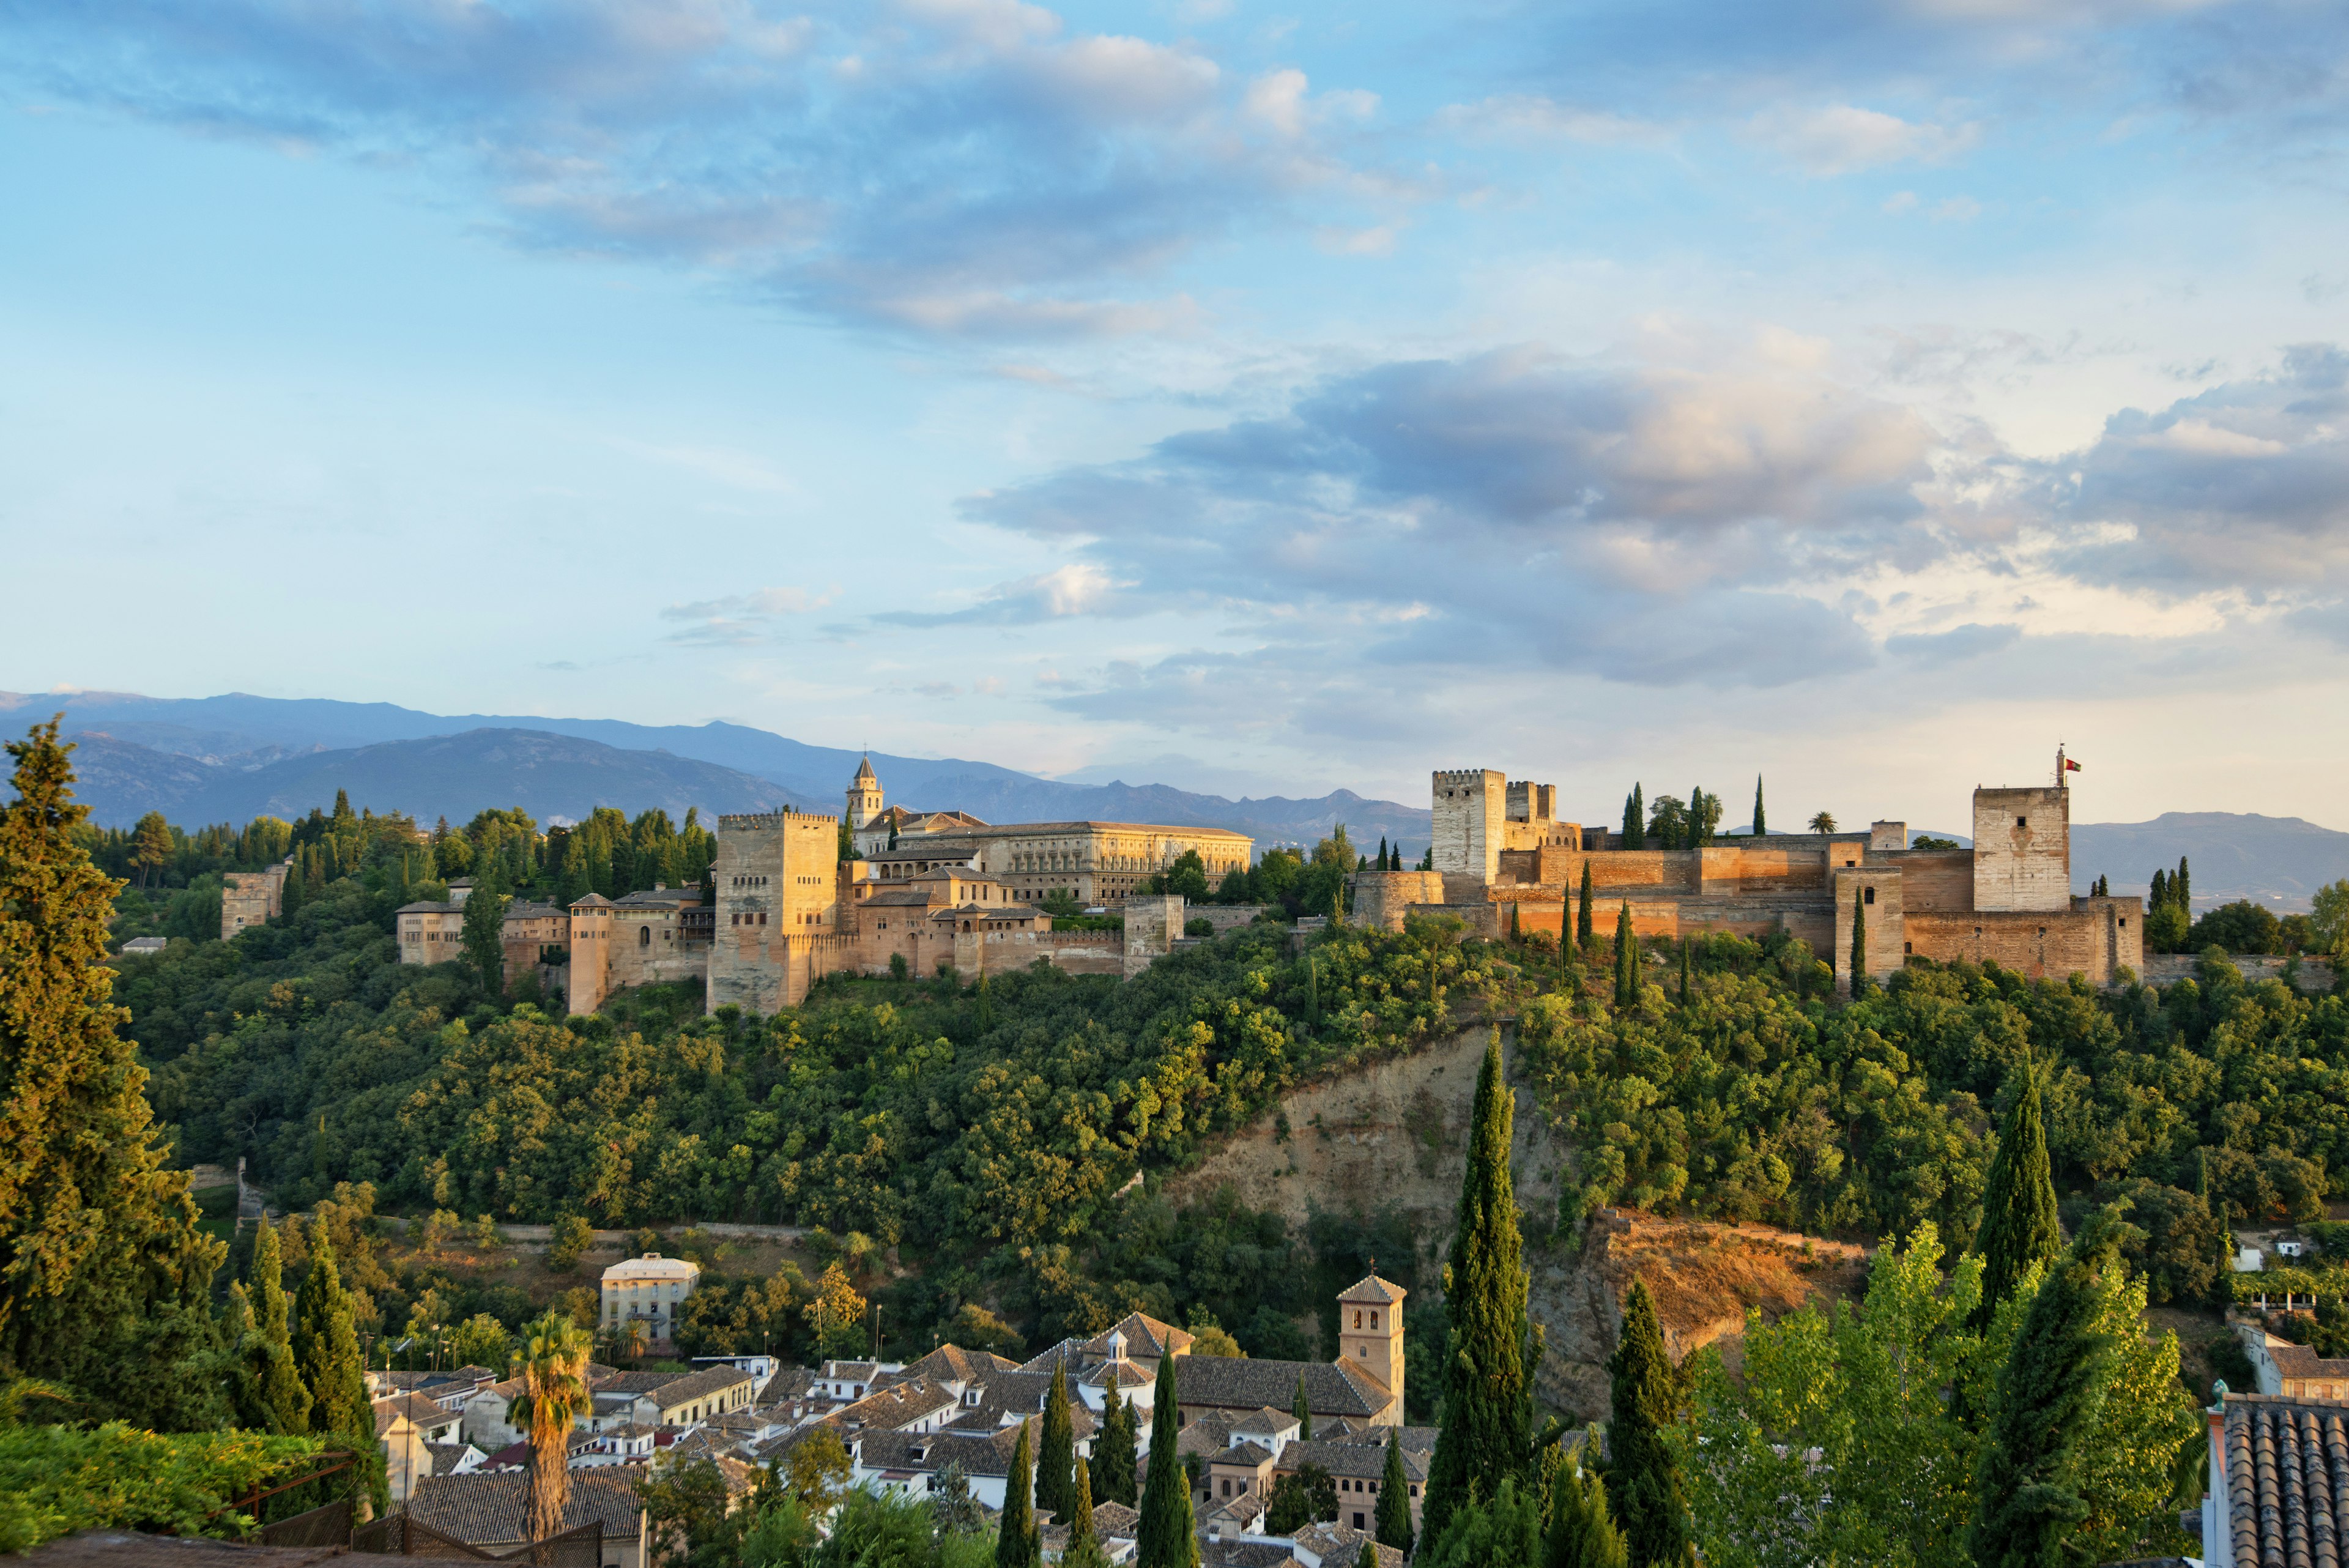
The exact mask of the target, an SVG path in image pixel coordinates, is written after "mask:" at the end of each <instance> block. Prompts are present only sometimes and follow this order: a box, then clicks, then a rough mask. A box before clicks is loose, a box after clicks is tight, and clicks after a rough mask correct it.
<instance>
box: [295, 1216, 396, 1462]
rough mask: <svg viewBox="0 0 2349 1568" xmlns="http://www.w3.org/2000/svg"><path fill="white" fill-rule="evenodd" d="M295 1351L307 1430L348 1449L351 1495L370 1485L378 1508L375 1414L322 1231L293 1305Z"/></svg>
mask: <svg viewBox="0 0 2349 1568" xmlns="http://www.w3.org/2000/svg"><path fill="white" fill-rule="evenodd" d="M293 1348H294V1364H295V1367H296V1368H297V1369H298V1370H299V1371H300V1373H301V1375H302V1382H303V1384H304V1386H306V1387H307V1388H308V1389H309V1391H310V1430H311V1431H312V1433H314V1434H316V1435H317V1436H320V1437H324V1438H326V1440H327V1446H328V1447H329V1448H343V1449H350V1450H351V1451H352V1452H353V1453H355V1454H357V1456H358V1457H359V1462H358V1464H357V1466H356V1467H354V1469H352V1471H351V1490H352V1492H353V1494H354V1495H356V1494H357V1490H358V1489H359V1488H360V1487H362V1486H365V1485H367V1484H368V1483H369V1482H370V1481H371V1480H372V1481H374V1482H375V1483H376V1488H377V1491H378V1499H377V1501H378V1506H380V1505H381V1502H382V1501H383V1500H382V1497H381V1495H380V1494H381V1480H380V1477H379V1476H377V1475H374V1474H373V1473H372V1472H373V1471H374V1470H375V1469H377V1466H376V1459H377V1458H378V1456H377V1452H376V1446H375V1408H374V1407H373V1405H372V1404H370V1403H369V1402H368V1399H367V1369H366V1367H365V1366H362V1365H361V1364H360V1361H359V1336H358V1330H357V1327H356V1326H355V1325H354V1324H353V1323H352V1321H351V1298H350V1293H348V1292H347V1291H345V1290H344V1289H343V1283H342V1279H341V1276H340V1275H339V1274H337V1272H336V1269H335V1244H334V1242H333V1241H331V1240H329V1239H328V1238H327V1235H326V1229H325V1227H323V1226H320V1227H317V1228H316V1236H315V1238H314V1247H313V1250H312V1251H311V1254H310V1272H308V1273H307V1274H305V1275H304V1276H303V1278H302V1289H301V1293H299V1294H298V1295H296V1296H295V1300H294V1334H293Z"/></svg>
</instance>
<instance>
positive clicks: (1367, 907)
mask: <svg viewBox="0 0 2349 1568" xmlns="http://www.w3.org/2000/svg"><path fill="white" fill-rule="evenodd" d="M1443 902H1444V873H1443V872H1441V871H1357V872H1355V873H1354V875H1353V877H1351V878H1350V890H1349V892H1348V894H1347V917H1348V919H1351V920H1353V921H1354V923H1355V924H1357V925H1362V926H1373V927H1376V928H1378V929H1381V930H1388V931H1399V930H1401V929H1402V919H1403V916H1404V914H1405V913H1406V912H1408V911H1409V909H1411V907H1412V906H1413V905H1414V904H1441V903H1443Z"/></svg>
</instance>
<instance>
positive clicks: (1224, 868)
mask: <svg viewBox="0 0 2349 1568" xmlns="http://www.w3.org/2000/svg"><path fill="white" fill-rule="evenodd" d="M2055 778H2056V782H2055V783H2054V784H2052V785H2048V786H2044V787H2037V788H2020V789H1991V788H1977V789H1976V790H1975V791H1974V794H1973V847H1971V849H1943V848H1924V849H1911V848H1909V832H1908V826H1907V825H1906V824H1905V823H1899V822H1877V823H1873V824H1871V825H1870V826H1868V829H1867V830H1866V831H1865V832H1848V833H1824V834H1777V833H1773V834H1768V835H1765V836H1761V837H1758V838H1757V837H1750V836H1741V837H1736V838H1733V839H1731V840H1730V841H1729V842H1727V843H1725V844H1721V845H1717V846H1706V847H1702V848H1694V849H1633V848H1627V847H1625V846H1624V845H1623V842H1622V837H1621V835H1619V834H1618V833H1615V832H1613V831H1612V830H1610V829H1608V828H1605V827H1586V826H1582V825H1581V824H1579V823H1576V822H1569V821H1565V820H1562V819H1560V818H1559V817H1558V815H1557V788H1556V786H1554V785H1551V784H1531V783H1525V782H1516V781H1512V780H1510V779H1508V778H1507V777H1506V775H1505V774H1500V773H1496V772H1493V771H1491V770H1489V769H1466V770H1457V771H1447V772H1442V773H1437V774H1434V775H1433V784H1432V793H1431V804H1432V805H1433V855H1432V856H1431V857H1430V858H1431V860H1432V862H1433V869H1430V870H1417V871H1362V872H1360V873H1358V874H1356V875H1355V876H1353V877H1351V878H1350V885H1349V893H1348V902H1349V907H1348V909H1347V911H1346V918H1347V919H1350V920H1353V921H1356V922H1359V923H1362V924H1368V925H1376V926H1382V927H1385V928H1388V929H1402V923H1403V921H1404V920H1405V919H1407V918H1408V917H1411V916H1413V915H1422V916H1444V917H1449V918H1452V919H1457V920H1459V921H1460V922H1462V924H1463V925H1464V927H1465V928H1466V929H1469V930H1471V931H1474V932H1476V933H1479V934H1482V935H1485V936H1488V937H1495V938H1497V937H1504V936H1508V935H1511V934H1513V933H1514V934H1518V935H1525V934H1530V933H1533V932H1537V931H1547V932H1550V933H1552V934H1554V935H1558V934H1563V933H1564V932H1566V931H1568V930H1571V929H1574V925H1575V919H1576V915H1577V913H1578V899H1579V898H1580V897H1581V894H1582V888H1583V886H1584V880H1585V877H1586V873H1587V875H1588V886H1589V888H1590V898H1591V901H1592V903H1593V905H1594V906H1595V909H1594V924H1595V926H1596V929H1598V931H1599V934H1601V935H1602V936H1604V935H1607V934H1609V933H1611V932H1612V930H1613V929H1614V921H1615V916H1616V911H1617V910H1618V909H1619V908H1621V907H1622V906H1624V905H1626V904H1628V905H1629V906H1630V912H1631V923H1632V929H1633V930H1634V931H1635V932H1637V933H1638V934H1639V935H1640V936H1641V937H1642V938H1648V937H1663V938H1678V937H1682V936H1684V935H1688V934H1692V933H1698V932H1706V931H1724V932H1733V933H1736V934H1738V935H1742V936H1749V937H1753V936H1760V935H1762V934H1763V933H1764V932H1766V931H1768V930H1770V929H1773V928H1776V927H1783V928H1784V929H1785V930H1786V931H1787V932H1788V933H1789V934H1791V935H1793V936H1795V937H1799V938H1801V939H1802V940H1805V941H1806V942H1808V943H1809V944H1810V945H1811V947H1812V949H1813V950H1815V951H1816V952H1818V953H1819V954H1820V955H1821V956H1822V957H1826V958H1828V959H1829V960H1830V961H1831V962H1832V964H1833V966H1834V968H1835V971H1836V974H1837V980H1838V982H1839V983H1841V984H1843V985H1845V986H1848V984H1849V981H1850V975H1851V953H1852V945H1853V944H1852V935H1853V929H1854V927H1855V925H1857V926H1859V927H1860V928H1861V929H1863V930H1864V932H1865V942H1864V948H1865V956H1864V959H1863V963H1864V965H1865V967H1866V969H1867V971H1868V973H1869V974H1870V975H1871V976H1875V977H1878V978H1881V977H1883V976H1885V975H1889V974H1890V973H1892V972H1893V971H1897V970H1898V969H1899V967H1900V966H1901V964H1902V963H1903V962H1904V961H1906V960H1907V959H1908V958H1909V957H1911V956H1915V957H1920V958H1927V959H1936V960H1941V961H1953V960H1960V959H1963V960H1969V961H1975V962H1983V961H1995V962H1997V963H1999V964H2000V965H2002V966H2004V967H2007V968H2011V969H2014V970H2018V971H2023V972H2024V973H2026V974H2032V975H2043V974H2044V975H2059V976H2060V975H2069V974H2078V975H2081V976H2084V977H2085V978H2086V979H2087V980H2088V981H2091V982H2094V983H2096V984H2104V983H2106V982H2108V981H2111V980H2112V979H2113V978H2114V976H2115V973H2116V971H2118V970H2120V969H2122V968H2124V967H2126V968H2129V969H2132V970H2135V969H2141V968H2142V967H2143V962H2144V958H2143V925H2144V922H2143V914H2144V909H2143V904H2142V900H2141V899H2139V898H2136V897H2133V896H2129V897H2087V898H2083V897H2078V896H2075V894H2074V893H2073V892H2072V890H2071V884H2072V856H2071V792H2070V790H2069V789H2068V788H2067V787H2066V786H2065V785H2064V782H2063V780H2064V769H2063V766H2062V760H2061V756H2060V753H2059V756H2058V764H2057V770H2056V774H2055ZM843 807H844V809H843V815H842V816H830V815H820V814H815V813H802V812H796V811H780V812H772V813H761V814H757V815H736V816H721V817H720V818H719V832H718V859H717V863H716V866H715V867H714V869H713V872H712V877H713V880H714V882H715V890H716V901H715V902H714V903H710V902H707V901H705V900H704V898H703V896H702V890H701V889H700V888H653V889H651V890H649V891H646V892H636V893H630V894H628V895H627V896H626V897H625V898H618V899H611V898H603V897H602V896H600V895H597V894H593V893H591V894H589V895H587V896H586V897H585V898H581V899H580V900H578V901H577V902H576V903H574V904H573V905H572V906H571V907H570V908H569V909H559V908H556V907H554V906H552V905H546V904H534V903H525V902H519V901H518V902H516V903H515V904H513V905H512V906H511V907H510V908H509V909H508V910H507V913H506V917H505V926H504V939H505V950H506V967H507V977H508V980H509V981H512V980H514V979H516V978H519V976H520V975H521V974H522V973H523V972H524V971H527V970H528V969H530V968H531V967H533V966H534V965H538V964H540V963H541V962H543V961H545V960H547V959H549V958H551V957H554V956H555V955H557V954H560V955H561V956H562V957H563V958H564V960H565V962H564V963H562V964H561V965H560V966H559V968H560V969H561V971H562V980H561V981H560V982H559V983H561V984H562V986H563V987H564V991H565V993H566V995H567V997H568V999H569V1007H570V1010H571V1011H572V1012H594V1011H595V1009H596V1008H598V1007H599V1006H601V1005H602V1004H603V1002H604V1001H605V999H606V998H607V997H609V996H610V995H611V994H612V993H613V992H616V991H619V990H623V989H625V988H626V987H630V986H637V985H645V984H649V983H654V982H659V981H682V980H699V981H703V982H704V990H705V995H706V997H707V1005H708V1006H709V1009H710V1010H711V1011H713V1012H714V1011H716V1010H717V1009H719V1008H721V1007H729V1006H732V1007H740V1008H744V1009H747V1010H750V1011H754V1012H774V1011H776V1010H777V1009H779V1008H782V1007H787V1006H791V1005H792V1004H794V1003H796V1002H799V1001H800V1000H801V999H802V998H803V997H804V996H805V995H806V994H807V992H808V988H809V987H810V986H811V985H812V984H813V983H814V982H815V981H817V980H819V979H821V978H823V976H825V975H827V974H832V973H835V972H840V971H847V972H851V973H858V974H885V973H889V972H893V971H898V970H900V969H902V971H903V972H906V973H911V974H916V975H927V974H930V973H932V972H934V971H936V970H938V969H941V968H944V967H947V966H951V967H952V968H953V969H954V970H955V971H957V972H959V973H961V974H964V975H978V974H984V973H986V972H987V971H988V970H990V969H1001V968H1004V967H1006V966H1013V967H1021V966H1025V965H1028V964H1031V963H1034V962H1037V961H1044V962H1048V963H1050V964H1053V965H1055V966H1056V967H1059V968H1061V969H1065V970H1069V971H1072V972H1076V973H1082V974H1109V975H1124V976H1131V975H1133V974H1135V973H1137V972H1139V971H1141V970H1142V969H1143V968H1145V967H1147V966H1148V965H1149V964H1150V963H1151V962H1152V961H1154V960H1155V959H1157V958H1160V957H1163V956H1164V955H1165V954H1166V953H1168V952H1170V951H1172V950H1174V949H1175V948H1176V947H1177V946H1178V945H1180V944H1181V943H1182V942H1184V941H1185V940H1187V939H1186V927H1187V926H1189V925H1190V924H1191V923H1192V922H1195V921H1197V920H1199V919H1206V921H1208V923H1209V924H1210V925H1211V926H1212V927H1214V928H1215V929H1226V928H1228V927H1230V926H1232V925H1237V924H1244V923H1246V922H1247V921H1248V920H1250V919H1254V918H1255V916H1256V914H1257V910H1256V909H1253V908H1250V907H1247V906H1233V905H1213V906H1206V907H1204V908H1195V909H1186V908H1185V901H1184V899H1183V898H1180V897H1176V896H1170V895H1165V894H1161V893H1151V892H1144V891H1143V890H1142V889H1143V885H1144V883H1145V882H1146V881H1147V879H1148V878H1150V877H1154V876H1156V875H1158V874H1159V873H1161V872H1163V871H1164V870H1165V869H1167V868H1168V867H1172V866H1173V865H1174V863H1175V862H1176V861H1177V860H1178V859H1180V858H1181V857H1183V856H1184V855H1185V854H1188V853H1193V852H1195V853H1196V854H1197V855H1198V857H1199V858H1200V860H1201V861H1202V862H1203V863H1204V864H1205V866H1206V872H1207V879H1208V882H1209V884H1210V885H1211V886H1212V885H1215V884H1217V883H1220V882H1221V880H1222V878H1223V877H1224V876H1225V875H1226V873H1227V872H1229V871H1231V870H1233V869H1235V868H1245V867H1247V866H1248V865H1249V864H1250V861H1251V857H1252V856H1253V853H1254V849H1255V846H1254V844H1253V842H1252V841H1251V840H1250V839H1249V838H1247V836H1245V835H1242V834H1237V833H1230V832H1226V831H1224V830H1221V829H1217V828H1200V827H1169V826H1152V825H1148V824H1142V823H1126V822H1039V823H1019V824H1013V825H1011V826H997V825H990V824H988V823H985V822H982V821H980V820H979V819H978V818H977V817H975V816H972V815H968V814H967V813H964V812H959V811H952V810H946V811H936V812H926V813H925V812H914V811H907V810H905V809H904V808H902V807H895V806H890V805H885V801H884V797H883V792H882V788H881V783H880V780H879V779H878V778H877V777H875V775H874V772H873V766H872V763H871V762H870V761H869V760H867V761H866V762H865V763H864V764H863V765H861V766H860V767H859V768H858V769H857V771H856V776H855V777H854V779H853V780H852V781H851V782H850V784H849V785H848V789H847V792H846V797H845V800H844V803H843ZM843 822H845V824H846V825H847V826H848V829H849V839H850V842H851V844H852V846H853V849H852V851H851V853H850V854H849V856H848V857H846V858H843V857H842V854H841V827H842V825H843ZM247 880H248V881H249V882H250V884H251V885H250V886H246V887H240V888H233V889H232V891H231V894H230V896H229V898H228V900H227V902H226V904H225V906H224V909H223V914H222V926H223V928H226V927H227V926H228V925H229V922H230V921H231V920H232V919H233V920H235V921H236V922H237V923H238V924H239V925H243V924H246V923H251V922H252V921H254V920H257V919H266V918H267V917H268V915H270V914H272V913H274V912H275V911H274V908H273V906H274V902H275V899H276V897H277V896H278V888H279V886H280V885H281V884H280V882H279V881H278V880H275V879H273V878H272V877H271V876H270V874H268V873H256V874H254V876H253V877H251V878H249V879H247ZM464 893H465V890H464V889H463V888H461V887H459V888H452V889H451V897H452V899H453V900H454V901H452V902H449V903H429V904H411V905H408V906H406V907H404V908H403V909H400V910H399V911H398V922H399V940H400V957H401V960H402V961H403V962H409V963H434V962H440V961H447V960H450V959H453V958H455V957H456V956H457V954H458V952H459V948H458V947H457V945H456V943H457V941H458V938H459V933H460V927H461V924H462V921H463V907H462V905H463V898H464ZM1056 896H1066V897H1071V898H1074V899H1076V900H1077V901H1078V902H1079V903H1080V904H1081V906H1084V907H1087V908H1091V909H1106V910H1109V911H1111V912H1114V913H1117V914H1120V915H1122V916H1123V929H1098V928H1099V927H1100V926H1101V925H1102V924H1105V922H1079V925H1080V927H1081V929H1055V926H1054V923H1053V919H1052V917H1051V916H1050V915H1049V914H1047V913H1045V912H1044V910H1043V909H1041V908H1040V901H1041V900H1045V899H1048V898H1054V897H1056ZM1065 907H1066V906H1065V905H1063V906H1062V908H1064V909H1065ZM224 934H226V933H225V930H224Z"/></svg>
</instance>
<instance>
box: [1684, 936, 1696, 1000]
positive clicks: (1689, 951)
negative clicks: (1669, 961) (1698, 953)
mask: <svg viewBox="0 0 2349 1568" xmlns="http://www.w3.org/2000/svg"><path fill="white" fill-rule="evenodd" d="M1694 951H1695V944H1694V943H1693V942H1691V941H1689V940H1686V939H1682V942H1681V1005H1682V1007H1686V1006H1687V1005H1688V1004H1689V969H1690V966H1691V964H1692V962H1693V961H1694V960H1693V957H1692V955H1693V953H1694Z"/></svg>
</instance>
